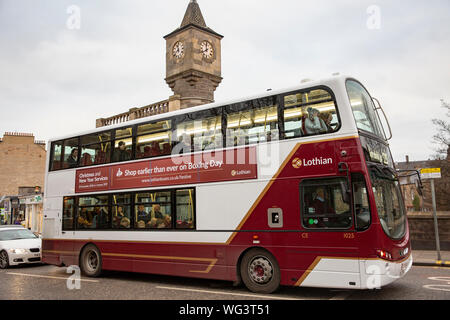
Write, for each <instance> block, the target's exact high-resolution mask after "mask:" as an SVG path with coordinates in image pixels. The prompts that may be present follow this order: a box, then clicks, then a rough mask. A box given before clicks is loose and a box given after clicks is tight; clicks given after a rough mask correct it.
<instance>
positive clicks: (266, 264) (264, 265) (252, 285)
mask: <svg viewBox="0 0 450 320" xmlns="http://www.w3.org/2000/svg"><path fill="white" fill-rule="evenodd" d="M240 271H241V277H242V281H243V282H244V284H245V286H246V287H247V288H248V289H249V290H250V291H252V292H257V293H272V292H275V291H276V290H277V289H278V288H279V286H280V279H281V276H280V268H279V266H278V263H277V260H276V259H275V257H274V256H273V255H272V254H271V253H270V252H268V251H266V250H263V249H259V248H257V249H252V250H250V251H249V252H247V253H246V254H245V255H244V257H243V258H242V261H241V266H240Z"/></svg>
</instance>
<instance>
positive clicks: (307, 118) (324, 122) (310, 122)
mask: <svg viewBox="0 0 450 320" xmlns="http://www.w3.org/2000/svg"><path fill="white" fill-rule="evenodd" d="M338 127H339V121H338V117H337V112H336V104H335V102H334V99H333V97H332V96H331V94H330V93H329V92H327V91H325V90H323V89H316V90H310V91H304V92H299V93H295V94H290V95H287V96H285V97H284V136H285V138H288V139H289V138H296V137H302V136H308V135H317V134H325V133H330V132H334V131H336V130H337V129H338Z"/></svg>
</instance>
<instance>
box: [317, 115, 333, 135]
mask: <svg viewBox="0 0 450 320" xmlns="http://www.w3.org/2000/svg"><path fill="white" fill-rule="evenodd" d="M319 117H320V118H321V119H322V120H323V122H324V123H325V126H326V127H327V132H333V131H334V129H333V127H332V126H331V121H333V114H332V113H331V112H326V113H321V114H320V115H319Z"/></svg>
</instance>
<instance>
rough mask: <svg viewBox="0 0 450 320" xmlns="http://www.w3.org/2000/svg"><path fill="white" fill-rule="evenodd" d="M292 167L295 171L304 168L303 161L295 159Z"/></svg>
mask: <svg viewBox="0 0 450 320" xmlns="http://www.w3.org/2000/svg"><path fill="white" fill-rule="evenodd" d="M292 166H293V167H294V168H295V169H299V168H300V167H301V166H302V160H300V159H299V158H295V159H294V160H292Z"/></svg>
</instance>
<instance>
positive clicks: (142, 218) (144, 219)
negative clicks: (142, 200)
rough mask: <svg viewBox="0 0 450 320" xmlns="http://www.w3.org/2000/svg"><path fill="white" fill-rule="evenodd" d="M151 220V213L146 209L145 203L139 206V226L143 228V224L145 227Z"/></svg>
mask: <svg viewBox="0 0 450 320" xmlns="http://www.w3.org/2000/svg"><path fill="white" fill-rule="evenodd" d="M150 220H151V215H150V214H149V213H148V212H147V211H146V210H145V206H144V205H142V204H141V205H139V206H138V211H137V221H138V228H141V225H143V228H145V225H146V224H147V223H149V222H150Z"/></svg>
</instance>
